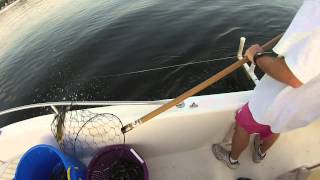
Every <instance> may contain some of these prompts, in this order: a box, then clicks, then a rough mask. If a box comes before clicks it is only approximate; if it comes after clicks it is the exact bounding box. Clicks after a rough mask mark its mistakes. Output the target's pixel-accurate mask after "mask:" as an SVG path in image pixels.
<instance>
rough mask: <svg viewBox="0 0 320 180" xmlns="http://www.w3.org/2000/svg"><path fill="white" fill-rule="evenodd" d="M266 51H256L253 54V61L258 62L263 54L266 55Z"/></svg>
mask: <svg viewBox="0 0 320 180" xmlns="http://www.w3.org/2000/svg"><path fill="white" fill-rule="evenodd" d="M264 55H265V53H264V52H260V51H259V52H256V53H255V54H254V56H253V63H254V64H257V61H258V59H260V58H261V57H262V56H264Z"/></svg>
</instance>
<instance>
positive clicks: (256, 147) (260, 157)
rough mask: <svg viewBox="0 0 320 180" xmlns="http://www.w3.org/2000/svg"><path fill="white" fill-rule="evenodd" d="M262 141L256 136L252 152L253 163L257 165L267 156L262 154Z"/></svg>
mask: <svg viewBox="0 0 320 180" xmlns="http://www.w3.org/2000/svg"><path fill="white" fill-rule="evenodd" d="M260 146H261V139H260V136H259V135H257V136H254V140H253V148H252V149H253V151H252V161H253V162H255V163H260V162H261V161H262V160H263V159H264V158H265V157H266V154H264V155H262V154H261V153H260Z"/></svg>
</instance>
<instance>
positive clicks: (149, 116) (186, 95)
mask: <svg viewBox="0 0 320 180" xmlns="http://www.w3.org/2000/svg"><path fill="white" fill-rule="evenodd" d="M282 35H283V34H279V35H278V36H276V37H275V38H273V39H271V40H270V41H268V42H267V43H265V44H264V45H263V46H262V48H263V50H264V51H267V50H269V49H271V48H273V47H274V46H275V45H276V44H277V42H278V41H279V40H280V38H281V37H282ZM248 61H249V59H248V58H247V57H245V58H243V59H241V60H239V61H237V62H235V63H233V64H231V65H230V66H228V67H226V68H225V69H223V70H222V71H220V72H218V73H217V74H215V75H213V76H211V77H210V78H209V79H207V80H205V81H203V82H202V83H200V84H199V85H197V86H195V87H194V88H192V89H190V90H188V91H187V92H185V93H183V94H181V95H180V96H178V97H177V98H175V99H173V100H171V101H170V102H168V103H166V104H164V105H162V106H161V107H159V108H157V109H155V110H153V111H152V112H150V113H149V114H147V115H145V116H143V117H142V118H140V119H138V120H136V121H134V122H132V123H130V124H128V125H126V126H124V127H123V128H122V129H121V130H122V132H123V133H126V132H128V131H130V130H132V129H133V128H134V127H136V126H138V125H140V124H142V123H145V122H147V121H148V120H150V119H152V118H154V117H155V116H157V115H159V114H160V113H162V112H164V111H166V110H168V109H170V108H171V107H173V106H175V105H177V104H179V103H181V102H182V101H183V100H185V99H187V98H189V97H191V96H193V95H195V94H197V93H198V92H200V91H201V90H203V89H205V88H207V87H208V86H210V85H212V84H213V83H215V82H217V81H219V80H220V79H222V78H224V77H225V76H227V75H229V74H230V73H232V72H233V71H235V70H236V69H238V68H239V67H241V66H242V65H243V64H244V63H246V62H248Z"/></svg>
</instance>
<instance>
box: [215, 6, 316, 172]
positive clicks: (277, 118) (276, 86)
mask: <svg viewBox="0 0 320 180" xmlns="http://www.w3.org/2000/svg"><path fill="white" fill-rule="evenodd" d="M273 51H274V52H275V53H277V54H278V55H279V56H278V57H273V56H270V55H268V54H266V53H264V52H263V50H262V48H261V47H260V46H259V45H257V44H256V45H253V46H251V47H250V48H249V49H248V50H247V51H246V53H245V55H246V56H247V58H248V59H249V60H250V61H251V62H252V63H255V64H256V65H257V66H259V68H260V69H261V70H262V71H264V72H265V75H264V76H263V77H262V79H261V81H260V83H259V84H258V85H257V87H256V88H255V89H254V91H253V95H252V96H251V98H250V99H249V102H248V103H247V104H245V105H244V106H243V107H242V108H241V109H240V110H239V111H238V112H237V114H236V117H235V119H236V128H235V133H234V135H233V138H232V148H231V151H230V152H229V151H227V150H226V149H224V148H223V147H222V146H220V145H218V144H214V145H213V146H212V151H213V153H214V155H215V157H216V158H217V159H218V160H221V161H223V162H224V163H225V164H226V165H227V166H228V167H229V168H232V169H235V168H238V167H239V161H238V158H239V156H240V154H241V153H242V151H243V150H244V149H245V148H246V147H247V146H248V143H249V138H250V134H259V136H255V139H254V143H253V146H254V148H253V149H254V152H253V155H252V158H253V161H254V162H256V163H259V162H261V161H262V160H263V159H264V157H265V156H266V151H267V150H268V149H269V148H270V147H271V146H272V145H273V144H274V142H275V141H276V140H277V139H278V137H279V135H280V133H282V132H286V131H290V130H293V129H296V128H301V127H304V126H306V125H308V124H310V123H311V122H312V121H314V120H317V119H319V118H320V110H319V107H320V0H305V1H304V2H303V5H302V6H301V8H300V9H299V11H298V13H297V14H296V16H295V17H294V19H293V21H292V22H291V24H290V26H289V28H288V29H287V31H286V32H285V34H284V35H283V37H282V38H281V40H280V41H279V43H278V44H277V45H276V46H275V47H274V48H273Z"/></svg>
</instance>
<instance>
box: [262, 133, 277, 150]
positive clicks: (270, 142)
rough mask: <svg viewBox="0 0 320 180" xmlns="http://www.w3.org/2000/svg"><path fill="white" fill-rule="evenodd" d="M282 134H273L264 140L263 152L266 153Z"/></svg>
mask: <svg viewBox="0 0 320 180" xmlns="http://www.w3.org/2000/svg"><path fill="white" fill-rule="evenodd" d="M279 136H280V134H272V135H271V136H270V137H268V138H267V139H265V140H263V141H262V144H261V152H262V153H263V154H264V153H265V152H266V151H267V150H268V149H269V148H270V147H271V146H272V145H273V144H274V143H275V142H276V141H277V139H278V138H279Z"/></svg>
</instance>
